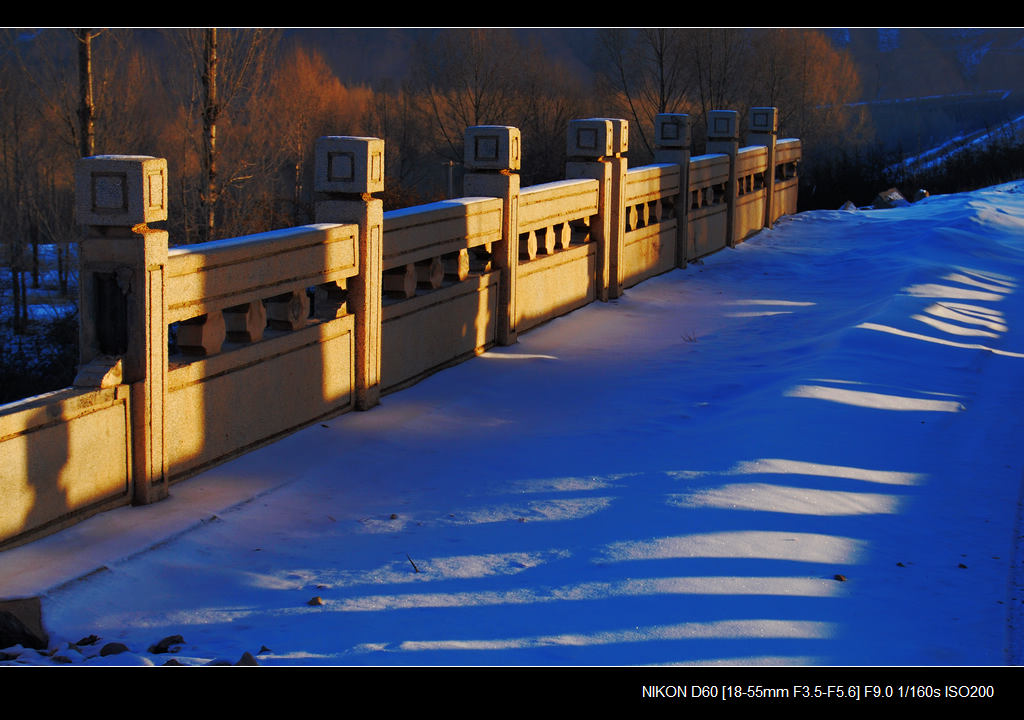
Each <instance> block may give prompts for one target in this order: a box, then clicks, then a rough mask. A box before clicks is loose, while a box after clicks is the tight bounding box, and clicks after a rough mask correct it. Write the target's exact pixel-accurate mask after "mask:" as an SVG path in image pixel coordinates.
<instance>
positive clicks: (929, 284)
mask: <svg viewBox="0 0 1024 720" xmlns="http://www.w3.org/2000/svg"><path fill="white" fill-rule="evenodd" d="M1022 282H1024V184H1016V185H1014V184H1011V185H1004V186H999V187H996V188H991V189H988V190H985V191H979V192H975V193H969V194H962V195H951V196H936V197H932V198H929V199H927V200H925V201H923V202H921V203H918V204H915V205H913V206H911V207H908V208H902V209H893V210H883V211H861V212H856V213H847V212H826V211H820V212H812V213H802V214H800V215H796V216H793V217H790V218H785V219H783V220H782V221H780V222H779V223H778V224H777V226H776V227H775V228H774V229H772V230H768V231H764V232H762V233H760V234H759V235H757V236H756V237H754V238H752V239H750V240H748V241H747V242H746V243H744V244H742V245H741V246H740V247H739V248H737V249H735V250H726V251H722V252H720V253H718V254H716V255H714V256H712V257H709V258H707V259H705V261H704V262H703V263H696V264H691V266H690V267H688V268H687V269H685V270H679V271H675V272H672V273H669V274H667V275H664V276H661V277H659V278H655V279H653V280H650V281H648V282H646V283H643V284H642V285H639V286H637V287H634V288H631V289H630V290H628V291H627V292H626V294H625V296H624V297H623V298H621V299H619V300H618V301H614V302H611V303H607V304H601V303H594V304H592V305H590V306H588V307H586V308H584V309H581V310H579V311H577V312H575V313H573V314H571V315H569V316H566V317H563V318H560V319H558V320H555V321H553V322H551V323H549V324H547V325H545V326H543V327H541V328H538V329H536V330H534V331H532V332H530V333H528V334H526V335H524V336H523V337H522V338H520V341H519V343H518V344H517V345H515V346H512V347H508V348H497V349H494V350H492V351H490V352H488V353H486V354H484V355H482V356H480V357H479V358H477V359H474V360H472V361H470V362H467V363H465V364H463V365H460V366H458V367H455V368H451V369H449V370H446V371H444V372H442V373H439V374H437V375H435V376H433V377H431V378H428V379H427V380H425V381H423V382H422V383H420V384H418V385H416V386H414V387H412V388H410V389H408V390H405V391H402V392H400V393H397V394H394V395H390V396H387V397H385V398H384V400H383V402H382V405H381V406H380V407H378V408H376V409H374V410H372V411H370V412H366V413H350V414H347V415H344V416H341V417H338V418H336V419H333V420H331V421H329V422H327V423H324V424H322V425H314V426H312V427H310V428H308V429H306V430H304V431H302V432H299V433H296V434H295V435H292V436H290V437H288V438H286V439H285V440H282V441H281V442H278V443H276V444H274V445H272V446H269V447H266V448H263V449H261V450H258V451H256V452H253V453H250V454H249V455H246V456H244V457H242V458H240V459H238V460H235V461H233V462H230V463H227V464H225V465H222V466H220V467H218V468H215V469H213V470H211V471H209V472H207V473H205V474H203V475H201V476H199V477H197V478H194V479H192V480H189V481H187V482H185V483H182V484H179V485H177V486H175V488H173V489H172V495H173V497H172V499H171V500H168V501H166V502H164V503H159V504H157V505H155V506H151V507H148V508H126V509H121V510H116V511H113V512H110V513H106V514H104V515H102V516H98V517H96V518H93V519H91V520H89V521H87V522H86V523H83V524H82V525H80V526H78V528H73V529H72V530H70V531H67V533H62V534H61V535H60V536H54V537H53V538H47V539H45V540H43V541H40V542H38V543H33V544H32V545H30V546H26V547H24V548H19V549H15V550H13V551H9V552H7V553H4V554H3V555H0V582H4V583H5V584H7V585H8V588H9V589H10V588H13V587H17V588H18V590H19V592H24V591H26V590H32V591H36V592H39V591H43V590H47V589H49V590H48V591H47V592H46V594H45V600H44V612H45V620H46V623H47V627H48V629H49V630H50V632H51V634H52V637H53V642H54V643H55V644H57V643H59V642H62V641H74V640H76V639H77V638H79V637H82V636H85V635H88V634H90V633H95V634H97V635H99V636H102V637H103V639H104V641H110V640H116V641H120V642H124V643H125V644H126V645H128V647H129V648H131V650H132V652H131V653H128V654H123V655H117V656H111V657H108V658H104V659H100V658H98V657H93V658H86V659H82V660H80V662H84V663H87V664H96V663H100V662H104V663H107V662H109V663H114V664H122V663H126V662H132V663H141V664H145V663H155V664H162V663H163V662H164V661H165V658H166V657H167V656H166V655H152V654H149V653H147V652H146V648H147V647H148V646H149V645H151V644H152V643H155V642H156V641H157V640H159V639H160V638H162V637H164V636H167V635H171V634H181V635H182V636H183V637H184V639H185V643H184V645H183V646H182V647H181V649H180V652H178V653H177V654H176V655H174V657H175V658H176V659H177V660H178V661H180V662H184V663H203V662H207V661H209V660H211V659H214V658H227V659H231V660H235V659H237V658H238V657H239V656H240V655H241V654H242V653H243V652H245V651H249V652H252V653H253V654H257V652H258V651H260V650H261V648H267V649H268V650H265V651H264V652H262V653H261V654H259V656H258V657H259V662H260V663H261V664H266V665H273V664H295V665H491V666H496V665H497V666H507V665H634V664H657V665H660V664H726V665H744V664H760V665H765V664H778V665H1000V664H1007V663H1010V664H1019V663H1020V662H1021V659H1022V655H1021V653H1022V644H1024V643H1022V640H1024V638H1022V636H1021V630H1020V628H1021V621H1022V619H1024V612H1022V602H1024V587H1022V580H1024V577H1022V575H1021V573H1020V569H1019V568H1020V564H1021V557H1020V556H1019V552H1020V550H1019V548H1017V547H1016V545H1015V541H1016V540H1017V539H1018V538H1019V537H1020V536H1021V534H1022V529H1021V527H1020V524H1019V523H1020V517H1019V516H1020V505H1019V504H1020V492H1021V478H1022V457H1021V456H1022V453H1021V449H1020V445H1019V443H1018V442H1017V440H1016V438H1018V437H1020V434H1021V429H1022V420H1021V416H1020V415H1021V414H1020V408H1021V407H1022V405H1024V381H1022V379H1024V294H1022V292H1021V289H1022V288H1021V284H1022ZM211 508H213V509H212V510H211ZM138 518H145V519H146V521H147V522H149V521H151V522H152V524H153V529H152V530H148V531H147V530H145V529H140V526H139V523H140V520H138ZM169 518H172V519H169ZM201 519H206V521H205V522H199V521H200V520H201ZM186 526H191V527H190V529H188V530H187V531H183V532H177V531H175V532H172V531H171V528H178V529H180V528H183V527H186ZM147 533H148V534H147ZM125 537H128V538H130V540H129V543H130V544H129V543H124V542H123V540H124V538H125ZM168 538H169V539H168ZM158 540H166V541H165V542H160V543H157V541H158ZM119 542H121V543H122V544H121V546H120V547H118V543H119ZM153 543H156V544H154V545H153V546H152V547H151V549H148V550H146V551H144V552H137V551H136V550H131V551H129V550H125V549H123V548H124V547H125V545H128V546H130V547H133V548H136V549H137V550H143V549H145V548H146V547H149V545H151V544H153ZM72 544H73V546H74V552H75V553H77V555H76V556H75V557H79V558H81V560H80V564H81V566H82V568H81V569H82V571H83V572H84V571H85V570H91V569H93V568H95V567H100V566H102V567H103V570H102V571H101V572H97V573H95V574H93V575H91V576H89V577H87V578H84V579H81V580H78V581H75V582H71V583H68V584H63V585H62V584H61V583H60V582H57V581H56V580H55V579H54V577H53V575H52V573H51V575H46V573H45V572H43V571H39V572H38V573H34V572H30V571H28V570H26V569H24V568H27V567H28V566H29V565H35V566H39V567H43V566H46V565H47V564H48V562H49V561H48V560H47V558H48V557H49V558H54V563H58V561H61V562H68V560H67V558H68V557H69V555H64V556H63V559H62V558H61V557H60V555H61V554H62V553H70V551H69V550H68V548H69V545H72ZM1015 553H1018V554H1017V555H1015ZM90 563H91V565H90ZM57 566H58V565H57V564H53V565H52V567H57ZM72 566H73V563H71V565H68V567H69V568H70V567H72ZM61 567H64V566H61ZM63 572H64V573H65V575H67V577H72V576H73V573H72V571H71V570H70V569H69V570H64V571H63ZM69 573H71V574H69ZM19 578H20V585H19ZM64 579H67V578H64ZM33 582H34V583H35V587H30V586H31V584H32V583H33ZM9 594H10V592H5V593H0V595H9ZM313 597H319V598H320V599H321V601H322V604H320V605H310V604H308V601H310V600H311V599H312V598H313ZM90 652H92V651H87V652H86V655H89V654H90ZM75 657H77V656H75ZM38 661H39V662H43V661H44V660H42V659H39V660H38Z"/></svg>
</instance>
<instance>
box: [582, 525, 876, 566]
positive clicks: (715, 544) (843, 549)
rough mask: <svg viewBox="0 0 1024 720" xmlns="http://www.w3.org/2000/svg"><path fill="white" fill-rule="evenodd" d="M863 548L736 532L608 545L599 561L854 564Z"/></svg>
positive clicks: (813, 537) (844, 541)
mask: <svg viewBox="0 0 1024 720" xmlns="http://www.w3.org/2000/svg"><path fill="white" fill-rule="evenodd" d="M864 547H865V543H864V542H863V541H860V540H854V539H853V538H844V537H837V536H835V535H822V534H819V533H801V532H774V531H763V530H737V531H733V532H720V533H703V534H699V535H678V536H676V537H664V538H655V539H653V540H634V541H624V542H617V543H612V544H610V545H609V546H608V548H607V550H605V552H604V555H603V557H602V560H604V561H606V562H623V561H628V560H666V559H674V558H711V557H717V558H762V559H768V560H794V561H798V562H820V563H846V564H855V563H857V562H858V561H859V558H860V555H861V552H862V551H863V550H864Z"/></svg>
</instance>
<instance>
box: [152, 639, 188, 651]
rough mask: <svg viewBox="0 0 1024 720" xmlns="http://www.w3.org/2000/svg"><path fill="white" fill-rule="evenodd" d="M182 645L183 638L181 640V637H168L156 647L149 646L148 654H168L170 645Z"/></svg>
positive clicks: (183, 642)
mask: <svg viewBox="0 0 1024 720" xmlns="http://www.w3.org/2000/svg"><path fill="white" fill-rule="evenodd" d="M184 644H185V638H183V637H182V636H181V635H168V636H167V637H165V638H164V639H163V640H161V641H160V642H158V643H157V644H156V645H150V646H149V652H151V653H153V654H154V655H159V654H161V653H165V652H170V651H171V645H184Z"/></svg>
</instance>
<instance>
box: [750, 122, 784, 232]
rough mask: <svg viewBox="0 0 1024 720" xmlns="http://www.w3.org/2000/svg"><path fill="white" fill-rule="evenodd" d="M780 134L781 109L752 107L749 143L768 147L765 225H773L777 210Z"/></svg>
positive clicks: (765, 181)
mask: <svg viewBox="0 0 1024 720" xmlns="http://www.w3.org/2000/svg"><path fill="white" fill-rule="evenodd" d="M778 134H779V111H778V108H773V107H756V108H750V131H749V132H748V133H747V145H764V146H765V147H767V148H768V169H767V170H766V171H765V175H764V187H765V193H766V196H765V201H764V227H771V226H772V220H773V218H774V212H775V143H776V141H777V140H778Z"/></svg>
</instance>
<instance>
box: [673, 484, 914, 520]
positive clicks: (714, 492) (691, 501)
mask: <svg viewBox="0 0 1024 720" xmlns="http://www.w3.org/2000/svg"><path fill="white" fill-rule="evenodd" d="M901 500H902V498H899V497H896V496H893V495H882V494H878V493H857V492H841V491H838V490H814V489H809V488H799V487H784V486H780V485H770V484H765V483H736V484H733V485H725V486H723V487H720V488H712V489H708V490H699V491H696V492H692V493H681V494H678V495H670V496H669V500H668V503H669V505H675V506H677V507H717V508H727V509H730V510H761V511H765V512H780V513H793V514H796V515H872V514H890V515H891V514H894V513H897V512H899V506H900V503H901Z"/></svg>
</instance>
